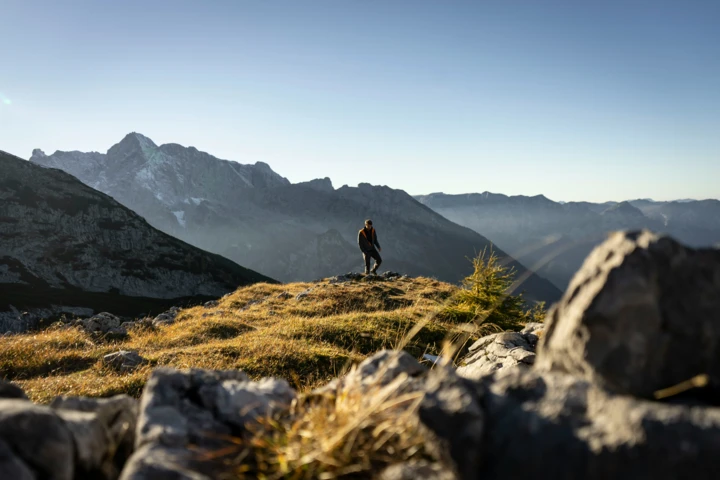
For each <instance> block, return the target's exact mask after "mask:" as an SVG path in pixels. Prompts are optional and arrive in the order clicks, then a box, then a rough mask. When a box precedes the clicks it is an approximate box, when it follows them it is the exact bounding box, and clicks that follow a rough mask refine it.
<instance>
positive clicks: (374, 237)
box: [373, 231, 382, 250]
mask: <svg viewBox="0 0 720 480" xmlns="http://www.w3.org/2000/svg"><path fill="white" fill-rule="evenodd" d="M373 241H374V242H375V246H376V247H378V250H382V248H381V247H380V243H378V239H377V232H376V231H373Z"/></svg>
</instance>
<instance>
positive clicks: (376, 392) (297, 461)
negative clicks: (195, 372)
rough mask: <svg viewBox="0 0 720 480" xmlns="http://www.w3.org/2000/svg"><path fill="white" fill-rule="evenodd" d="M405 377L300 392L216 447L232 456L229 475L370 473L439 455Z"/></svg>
mask: <svg viewBox="0 0 720 480" xmlns="http://www.w3.org/2000/svg"><path fill="white" fill-rule="evenodd" d="M405 380H406V375H405V374H401V375H399V376H398V377H396V378H395V379H394V380H393V381H392V382H390V383H389V384H387V385H384V386H383V385H379V384H375V385H371V386H369V387H367V389H366V390H365V389H362V390H361V389H358V388H352V387H350V388H343V387H340V388H339V389H338V390H335V391H334V392H332V394H327V393H326V394H323V395H322V396H319V398H316V396H309V397H305V398H301V400H300V401H299V402H297V403H295V404H294V405H293V408H292V409H291V411H290V412H289V413H288V414H286V415H283V416H281V417H278V418H263V419H260V422H259V423H258V424H257V425H256V426H255V428H254V431H251V432H250V434H249V435H248V436H247V438H236V439H234V440H233V442H232V443H233V444H234V445H231V446H229V447H228V448H227V449H225V450H224V451H219V452H216V454H221V455H227V456H229V457H230V458H232V461H231V464H234V465H235V467H234V468H229V469H228V470H229V472H232V473H231V474H230V475H228V477H229V478H233V477H234V478H240V479H250V478H262V479H280V478H287V479H295V480H300V479H314V478H322V479H332V478H340V477H342V478H371V477H372V476H373V475H374V474H377V473H379V472H380V471H382V470H383V468H385V467H387V466H390V465H393V464H396V463H403V462H407V461H411V460H427V461H437V460H439V459H438V458H437V457H436V456H434V455H433V452H431V451H428V448H427V446H428V440H430V439H429V438H428V436H427V430H426V429H425V428H424V427H423V425H422V424H421V422H420V419H419V416H418V414H417V411H418V408H419V406H420V402H422V400H423V393H422V392H417V391H412V390H408V389H407V388H405V386H406V382H405Z"/></svg>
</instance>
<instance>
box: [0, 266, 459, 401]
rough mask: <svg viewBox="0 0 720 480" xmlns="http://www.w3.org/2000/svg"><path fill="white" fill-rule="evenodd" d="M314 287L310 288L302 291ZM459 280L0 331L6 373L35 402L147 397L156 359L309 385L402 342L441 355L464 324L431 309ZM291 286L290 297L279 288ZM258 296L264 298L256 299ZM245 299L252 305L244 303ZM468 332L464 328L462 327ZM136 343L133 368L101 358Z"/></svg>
mask: <svg viewBox="0 0 720 480" xmlns="http://www.w3.org/2000/svg"><path fill="white" fill-rule="evenodd" d="M308 288H312V289H313V290H312V292H311V293H310V295H309V296H308V297H306V298H304V299H301V300H296V299H295V295H297V294H298V293H300V292H302V291H304V290H306V289H308ZM456 290H457V287H454V286H452V285H449V284H446V283H442V282H438V281H434V280H432V279H427V278H414V279H402V280H398V281H395V282H371V283H366V282H352V283H348V284H339V285H332V284H329V283H327V282H319V283H294V284H287V285H272V284H265V283H261V284H256V285H253V286H249V287H245V288H241V289H239V290H237V291H236V292H234V293H232V294H230V295H228V296H226V297H224V298H222V299H221V300H220V301H219V304H218V306H217V307H215V308H209V309H208V308H204V307H193V308H189V309H185V310H182V311H181V312H180V314H179V315H178V319H177V321H176V322H175V323H174V324H173V325H169V326H161V327H157V328H155V327H151V328H147V327H145V328H143V327H137V328H134V329H132V330H131V331H130V332H129V333H130V335H129V338H128V339H126V340H124V341H116V342H108V341H105V340H102V339H97V338H95V337H93V336H91V335H88V334H86V333H85V332H83V331H82V330H80V329H77V328H70V329H61V328H50V329H49V330H46V331H43V332H38V333H32V334H24V335H16V336H7V337H1V338H0V377H2V378H5V379H6V380H11V381H13V382H16V383H17V384H19V385H20V386H21V387H22V388H23V389H24V390H25V392H26V393H27V394H28V396H29V397H30V398H31V399H32V400H34V401H36V402H48V401H50V400H52V398H54V397H55V396H56V395H88V396H108V395H113V394H117V393H128V394H130V395H133V396H139V395H140V393H141V391H142V388H143V386H144V384H145V381H146V379H147V377H148V375H149V373H150V370H151V369H152V368H153V367H155V366H161V365H162V366H172V367H177V368H187V367H195V368H209V369H242V370H244V371H245V372H247V373H248V374H249V375H250V376H251V377H253V378H260V377H263V376H277V377H281V378H285V379H287V380H288V381H289V382H290V383H291V384H292V385H293V386H294V387H295V388H297V389H299V390H305V389H307V388H312V387H315V386H318V385H320V384H324V383H326V382H327V381H328V380H330V379H331V378H334V377H336V376H338V375H339V374H340V373H342V372H343V370H344V369H346V368H347V367H348V366H349V365H350V364H352V363H356V362H358V361H360V360H362V359H363V358H365V357H366V356H367V355H369V354H371V353H373V352H375V351H377V350H379V349H382V348H393V347H395V346H398V345H400V344H401V341H402V340H403V338H405V337H406V334H407V332H408V331H410V330H411V329H413V327H414V326H415V325H417V324H418V321H419V320H422V322H421V323H420V325H421V328H418V329H417V330H418V331H417V333H416V334H415V335H414V336H413V338H412V339H411V340H410V341H409V342H402V344H401V345H402V347H403V348H404V349H405V350H406V351H408V352H410V353H411V354H413V355H415V356H416V357H418V358H420V357H421V356H422V354H423V353H425V352H427V353H431V354H435V355H437V354H439V353H440V351H441V348H442V345H443V341H444V340H446V339H448V338H450V339H452V338H457V337H458V336H460V335H464V334H461V333H458V332H459V330H458V326H457V325H454V324H453V323H451V322H449V321H440V320H437V319H434V318H433V314H434V312H436V311H437V310H438V308H439V307H440V305H441V304H442V302H443V301H444V300H445V299H447V298H448V297H450V296H451V295H452V294H453V293H454V292H455V291H456ZM282 292H288V293H289V294H290V295H291V297H290V298H282V297H279V294H280V293H282ZM253 301H258V303H256V304H251V302H253ZM245 307H247V308H245ZM464 336H466V335H464ZM121 349H123V350H136V351H138V353H140V355H141V356H143V357H145V358H146V359H147V360H148V361H149V364H148V365H147V366H145V367H143V368H141V369H139V370H137V371H134V372H132V373H118V372H115V371H112V370H110V369H108V368H106V367H104V366H103V365H102V356H103V355H105V354H107V353H111V352H114V351H117V350H121Z"/></svg>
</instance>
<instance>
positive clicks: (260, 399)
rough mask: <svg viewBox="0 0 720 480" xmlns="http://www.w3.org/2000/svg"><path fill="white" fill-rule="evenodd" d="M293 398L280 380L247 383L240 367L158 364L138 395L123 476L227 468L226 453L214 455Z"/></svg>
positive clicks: (206, 474)
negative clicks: (132, 449) (130, 451)
mask: <svg viewBox="0 0 720 480" xmlns="http://www.w3.org/2000/svg"><path fill="white" fill-rule="evenodd" d="M294 398H295V392H294V391H293V390H292V389H291V388H290V387H289V386H288V384H287V382H285V381H283V380H272V379H264V380H261V381H260V382H251V381H249V380H248V377H247V376H246V375H245V374H244V373H242V372H240V371H204V370H187V371H176V370H171V369H165V368H162V369H157V370H155V371H154V372H153V374H152V376H151V377H150V380H149V381H148V385H147V386H146V388H145V391H144V393H143V396H142V399H141V407H140V417H139V421H138V430H137V439H136V443H135V447H136V451H135V453H134V454H133V456H132V458H131V459H130V461H129V462H128V464H127V466H126V467H125V470H124V471H123V475H122V478H123V479H125V480H130V479H132V480H140V479H148V480H150V479H155V478H218V476H219V475H220V474H221V473H223V472H227V470H228V466H227V464H226V463H224V461H225V460H227V458H226V457H225V456H221V457H220V458H218V457H217V456H215V455H213V454H214V453H216V452H217V451H220V450H221V449H225V448H227V447H228V446H229V445H231V440H232V437H240V436H242V435H243V433H244V431H245V428H246V426H247V424H248V423H250V422H252V421H253V420H254V419H255V418H257V417H258V416H260V415H269V414H273V413H275V412H278V411H280V410H283V409H287V408H289V407H290V403H291V402H292V400H293V399H294ZM190 445H192V446H193V448H192V449H190V448H189V446H190ZM213 460H216V461H213Z"/></svg>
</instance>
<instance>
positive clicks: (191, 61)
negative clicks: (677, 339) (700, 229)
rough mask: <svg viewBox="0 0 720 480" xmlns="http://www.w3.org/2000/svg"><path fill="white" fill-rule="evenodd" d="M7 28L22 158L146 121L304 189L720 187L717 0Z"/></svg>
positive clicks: (290, 6)
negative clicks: (262, 165) (327, 184)
mask: <svg viewBox="0 0 720 480" xmlns="http://www.w3.org/2000/svg"><path fill="white" fill-rule="evenodd" d="M0 22H1V23H0V46H1V47H2V48H1V49H0V55H2V57H1V58H0V95H1V96H0V149H3V150H6V151H9V152H11V153H14V154H17V155H19V156H22V157H26V158H27V157H29V156H30V153H31V151H32V149H33V148H42V149H43V150H45V151H46V153H51V152H54V151H55V150H83V151H90V150H96V151H101V152H105V151H106V150H107V149H108V148H109V147H110V146H112V145H113V144H114V143H117V142H118V141H119V140H120V139H121V138H122V137H123V136H124V135H125V134H127V133H129V132H131V131H137V132H141V133H143V134H145V135H147V136H148V137H150V138H152V139H153V140H154V141H155V142H156V143H158V144H161V143H169V142H174V143H180V144H183V145H186V146H189V145H192V146H195V147H197V148H198V149H200V150H204V151H207V152H209V153H211V154H213V155H215V156H218V157H220V158H226V159H230V160H236V161H239V162H241V163H254V162H255V161H258V160H260V161H265V162H267V163H269V164H270V165H271V166H272V167H273V168H274V169H275V170H276V171H277V172H279V173H280V174H282V175H284V176H286V177H288V178H289V179H290V180H291V181H293V182H297V181H304V180H309V179H312V178H316V177H325V176H329V177H330V178H332V179H333V182H334V183H335V185H336V186H341V185H343V184H349V185H356V184H357V183H359V182H370V183H374V184H385V185H390V186H392V187H395V188H402V189H404V190H406V191H408V192H409V193H412V194H421V193H430V192H436V191H444V192H448V193H465V192H476V191H479V192H482V191H485V190H487V191H492V192H498V193H505V194H525V195H534V194H539V193H543V194H545V195H546V196H548V197H550V198H552V199H555V200H590V201H603V200H621V199H628V198H639V197H651V198H655V199H659V200H663V199H672V198H684V197H692V198H719V197H720V27H719V26H720V2H718V1H716V0H708V1H704V2H703V1H692V0H690V1H680V0H678V1H673V2H667V1H661V0H648V1H642V2H640V1H632V0H622V1H608V0H603V1H593V2H578V1H569V0H568V1H563V2H559V1H553V0H542V1H535V0H533V1H530V0H528V1H524V2H523V1H511V0H507V1H506V0H468V1H453V0H406V1H400V0H382V1H381V0H326V1H316V0H302V1H299V0H288V1H274V0H228V1H220V0H213V1H207V2H204V1H181V0H172V1H170V0H168V1H157V0H145V1H135V0H130V1H128V0H124V1H109V0H108V1H104V0H87V1H77V0H64V1H56V0H52V1H29V0H2V2H0ZM0 175H1V172H0Z"/></svg>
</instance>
